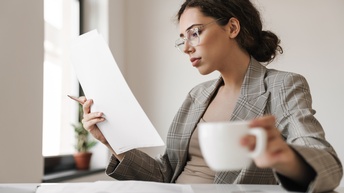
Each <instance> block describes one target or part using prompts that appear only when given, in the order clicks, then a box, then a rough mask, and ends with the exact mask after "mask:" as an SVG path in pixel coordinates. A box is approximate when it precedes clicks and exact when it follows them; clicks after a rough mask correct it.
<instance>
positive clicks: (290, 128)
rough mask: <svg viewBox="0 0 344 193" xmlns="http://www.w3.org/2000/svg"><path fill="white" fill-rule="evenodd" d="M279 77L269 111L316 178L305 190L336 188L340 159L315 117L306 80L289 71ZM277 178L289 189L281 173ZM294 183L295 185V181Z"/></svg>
mask: <svg viewBox="0 0 344 193" xmlns="http://www.w3.org/2000/svg"><path fill="white" fill-rule="evenodd" d="M280 80H281V82H282V83H281V85H282V86H281V87H279V89H276V91H275V92H277V93H275V94H276V95H272V96H274V98H273V99H272V104H271V106H272V107H273V108H275V109H274V110H273V111H274V112H272V113H273V114H275V115H280V116H276V117H277V123H276V124H277V128H279V129H280V130H281V133H282V135H283V137H284V138H285V140H286V142H287V143H288V144H289V145H290V147H292V148H293V149H294V150H295V151H296V152H297V153H298V154H299V155H300V156H301V157H302V158H303V159H304V160H305V162H306V163H307V164H309V166H311V168H313V170H314V171H315V178H314V180H313V181H312V182H311V183H310V184H309V186H308V191H310V192H324V191H330V190H333V189H335V188H336V187H337V186H338V185H339V183H340V180H341V178H342V175H343V169H342V165H341V162H340V160H339V158H338V156H337V154H336V152H335V150H334V149H333V147H332V146H331V145H330V143H329V142H328V141H327V140H326V139H325V133H324V130H323V128H322V126H321V125H320V123H319V122H318V121H317V119H316V118H315V117H314V114H315V110H313V109H312V98H311V94H310V89H309V86H308V83H307V81H306V79H305V78H304V77H303V76H301V75H298V74H293V73H288V74H287V75H286V76H285V77H283V78H282V79H280ZM277 176H278V178H279V180H280V182H281V184H282V186H284V187H285V188H286V189H288V190H292V189H293V184H292V183H290V181H289V180H288V179H286V178H284V177H283V176H280V175H278V174H277ZM294 186H295V184H294Z"/></svg>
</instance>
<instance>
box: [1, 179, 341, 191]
mask: <svg viewBox="0 0 344 193" xmlns="http://www.w3.org/2000/svg"><path fill="white" fill-rule="evenodd" d="M37 186H39V188H38V189H37ZM46 192H49V193H61V192H62V193H64V192H67V193H72V192H80V193H128V192H130V193H148V192H149V193H283V192H284V193H287V192H288V191H285V190H284V189H282V188H281V187H280V186H277V185H235V184H197V185H196V184H192V185H179V184H166V183H155V182H141V181H99V182H93V183H89V182H85V183H54V184H49V183H43V184H0V193H46ZM332 193H344V187H339V188H337V189H336V190H335V191H333V192H332Z"/></svg>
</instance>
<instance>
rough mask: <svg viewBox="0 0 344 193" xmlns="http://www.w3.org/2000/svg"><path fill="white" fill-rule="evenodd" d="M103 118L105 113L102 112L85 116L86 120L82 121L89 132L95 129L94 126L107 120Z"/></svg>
mask: <svg viewBox="0 0 344 193" xmlns="http://www.w3.org/2000/svg"><path fill="white" fill-rule="evenodd" d="M102 116H103V113H100V112H97V113H88V114H84V118H83V119H82V123H83V125H84V128H85V129H86V130H88V131H91V130H92V129H93V127H92V126H94V125H96V124H97V123H100V122H103V121H104V120H105V118H103V117H102Z"/></svg>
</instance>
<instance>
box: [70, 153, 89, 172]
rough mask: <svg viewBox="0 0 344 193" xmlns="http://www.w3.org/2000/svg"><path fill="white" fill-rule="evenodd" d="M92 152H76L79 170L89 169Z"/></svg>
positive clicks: (76, 164)
mask: <svg viewBox="0 0 344 193" xmlns="http://www.w3.org/2000/svg"><path fill="white" fill-rule="evenodd" d="M91 157H92V153H91V152H77V153H75V154H74V160H75V166H76V168H77V169H78V170H88V169H89V168H90V162H91Z"/></svg>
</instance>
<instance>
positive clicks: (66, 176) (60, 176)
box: [42, 168, 105, 183]
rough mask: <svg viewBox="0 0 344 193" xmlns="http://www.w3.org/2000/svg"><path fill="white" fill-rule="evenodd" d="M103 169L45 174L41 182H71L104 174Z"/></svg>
mask: <svg viewBox="0 0 344 193" xmlns="http://www.w3.org/2000/svg"><path fill="white" fill-rule="evenodd" d="M104 171H105V169H104V168H98V169H96V168H95V169H89V170H67V171H62V172H56V173H51V174H46V175H44V176H43V180H42V182H47V183H50V182H62V181H66V180H71V179H75V178H80V177H84V176H89V175H92V174H97V173H104Z"/></svg>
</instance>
